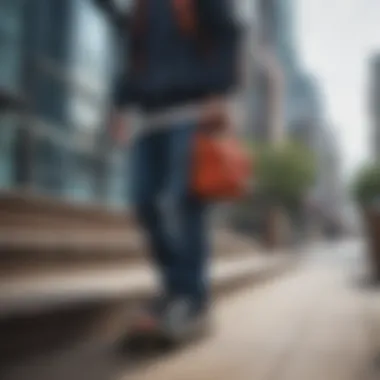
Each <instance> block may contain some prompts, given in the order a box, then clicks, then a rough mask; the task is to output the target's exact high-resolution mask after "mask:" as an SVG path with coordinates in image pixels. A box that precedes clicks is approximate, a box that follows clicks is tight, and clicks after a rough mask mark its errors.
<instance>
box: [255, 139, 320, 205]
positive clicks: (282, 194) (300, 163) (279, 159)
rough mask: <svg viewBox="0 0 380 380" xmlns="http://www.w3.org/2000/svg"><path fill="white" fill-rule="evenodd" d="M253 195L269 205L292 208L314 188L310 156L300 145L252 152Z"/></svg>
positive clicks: (291, 144) (294, 144) (261, 147)
mask: <svg viewBox="0 0 380 380" xmlns="http://www.w3.org/2000/svg"><path fill="white" fill-rule="evenodd" d="M255 151H256V158H255V160H256V162H255V167H256V175H255V176H256V182H257V188H256V191H257V193H258V194H260V196H262V197H263V198H264V199H265V200H266V201H267V202H268V203H269V204H273V205H278V206H281V207H285V208H289V207H290V208H292V207H295V206H297V205H299V203H300V202H302V201H303V199H304V196H305V195H306V194H307V192H308V190H310V188H311V187H312V186H313V185H314V182H315V176H316V165H315V159H314V155H313V153H312V152H311V151H310V150H309V149H307V148H306V147H305V146H303V145H302V144H300V143H296V142H286V143H284V144H282V145H280V146H260V147H258V148H256V150H255Z"/></svg>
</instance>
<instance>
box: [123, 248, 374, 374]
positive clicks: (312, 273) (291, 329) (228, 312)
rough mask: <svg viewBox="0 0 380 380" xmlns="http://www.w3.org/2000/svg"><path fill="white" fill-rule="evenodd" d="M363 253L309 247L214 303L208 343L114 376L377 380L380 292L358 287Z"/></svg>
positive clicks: (353, 249)
mask: <svg viewBox="0 0 380 380" xmlns="http://www.w3.org/2000/svg"><path fill="white" fill-rule="evenodd" d="M363 252H364V247H363V245H362V244H361V243H359V242H356V241H346V242H341V243H333V244H327V243H323V244H322V243H320V244H315V245H313V246H312V247H310V248H309V249H306V250H305V251H304V252H303V255H304V259H305V260H304V261H303V263H302V264H301V266H300V267H299V268H298V269H297V270H296V271H295V272H293V273H291V274H289V275H288V276H286V277H283V278H279V279H277V280H275V281H273V282H271V283H269V284H266V285H263V286H262V287H257V288H252V289H247V290H245V291H243V292H241V293H240V294H239V295H238V296H234V297H232V298H230V299H226V300H224V301H223V302H222V303H220V304H219V305H218V306H217V307H216V308H215V310H214V313H215V318H216V324H217V326H216V331H215V333H214V334H213V336H212V337H211V338H209V339H208V340H205V341H203V342H202V343H199V344H197V345H196V346H194V347H191V348H188V349H186V350H184V351H182V352H179V353H177V354H175V355H173V356H171V357H168V358H166V359H162V360H160V361H158V362H156V363H154V364H151V365H149V366H146V367H145V368H144V369H143V370H139V371H137V372H136V373H134V374H131V373H126V374H124V375H123V376H121V377H120V379H122V380H129V379H133V380H143V379H157V380H160V379H165V380H166V379H173V380H174V379H183V380H185V379H189V380H190V379H197V380H203V379H204V380H206V379H207V380H208V379H214V378H215V379H216V378H220V379H236V380H250V379H255V380H277V379H278V380H280V379H281V380H298V379H299V380H305V379H308V380H319V379H320V380H322V379H323V380H325V379H334V380H354V379H358V380H359V379H360V380H375V379H379V378H380V363H379V360H378V359H379V358H378V355H379V354H380V293H378V292H377V291H376V290H375V289H369V288H365V287H364V286H363V282H362V281H361V280H362V278H363V274H364V273H365V270H364V265H363V264H364V262H363V258H364V256H363Z"/></svg>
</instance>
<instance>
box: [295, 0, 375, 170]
mask: <svg viewBox="0 0 380 380" xmlns="http://www.w3.org/2000/svg"><path fill="white" fill-rule="evenodd" d="M293 1H295V12H296V18H295V19H296V39H297V42H298V46H299V54H300V59H301V61H302V62H303V64H304V65H305V66H306V68H307V70H308V71H309V72H310V73H311V74H312V75H314V76H316V77H317V78H318V79H319V80H320V82H319V83H320V85H321V90H322V93H323V94H324V98H325V99H324V101H325V106H326V113H327V117H328V118H327V120H328V121H329V122H331V126H332V128H333V130H334V132H335V134H336V136H337V139H338V142H339V144H340V147H341V152H342V159H343V170H344V174H345V176H347V175H348V176H349V175H350V174H352V173H353V172H354V170H355V169H356V168H357V167H358V166H359V165H360V164H361V163H362V162H363V161H364V160H365V159H366V158H367V157H368V155H369V144H368V140H369V128H370V120H369V116H368V83H367V80H368V74H369V59H370V57H371V55H372V54H373V53H375V52H376V51H378V52H379V53H380V0H293Z"/></svg>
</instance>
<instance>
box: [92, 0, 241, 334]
mask: <svg viewBox="0 0 380 380" xmlns="http://www.w3.org/2000/svg"><path fill="white" fill-rule="evenodd" d="M96 1H97V3H98V5H100V6H101V7H102V8H103V10H104V11H105V12H106V13H107V15H108V16H109V17H110V18H111V20H112V21H113V25H114V26H115V28H116V31H117V36H118V38H119V43H120V47H121V49H123V50H124V52H125V53H126V54H125V56H124V58H121V59H120V62H119V63H121V65H120V66H121V67H122V72H121V75H119V76H118V78H117V80H116V83H117V85H116V87H115V97H114V109H113V113H112V117H111V119H112V120H111V123H110V127H111V131H112V133H113V135H114V136H115V137H116V138H117V139H119V140H120V139H123V138H125V137H126V136H125V128H126V127H127V130H128V134H129V133H130V130H131V125H130V124H131V120H132V116H131V115H134V120H135V122H136V123H137V124H138V127H137V131H136V133H135V134H134V135H133V136H131V135H129V137H128V138H129V139H130V140H131V141H130V146H129V149H130V151H131V156H130V157H131V181H130V182H131V184H132V189H131V198H132V204H133V205H134V210H135V213H136V216H137V219H138V222H139V223H140V225H141V227H142V228H143V230H144V231H145V232H146V236H147V239H148V241H149V243H150V248H151V252H152V258H153V261H154V263H155V266H156V268H157V270H158V273H159V275H160V277H161V280H162V289H163V292H162V295H160V296H159V297H157V298H155V299H154V300H152V302H151V303H149V305H148V307H147V308H146V310H145V312H144V313H143V315H141V317H140V318H139V319H138V321H137V322H138V323H137V325H136V329H138V328H143V327H144V328H146V329H148V328H150V329H152V331H153V330H155V329H158V328H161V327H162V326H165V329H166V330H165V331H167V332H170V333H174V332H175V331H186V330H189V329H190V328H191V326H194V325H195V323H196V322H199V321H200V320H204V317H205V316H207V315H208V311H209V304H210V294H209V291H210V278H209V273H208V269H209V268H208V262H209V258H210V240H209V239H210V227H209V225H208V214H209V210H210V206H211V205H210V204H208V202H206V201H204V200H202V199H200V198H199V197H197V196H196V195H195V194H193V193H192V192H191V190H190V188H191V187H190V181H191V163H192V162H191V156H192V147H193V143H194V137H195V134H196V132H197V131H198V129H199V125H203V126H204V128H210V129H211V128H212V127H218V125H219V124H222V123H223V120H226V118H228V112H227V111H226V110H228V107H226V105H228V104H230V99H232V97H233V95H234V94H235V93H236V88H237V86H238V82H239V79H237V78H238V75H237V73H236V69H237V66H238V65H239V64H238V55H239V51H240V50H239V49H240V48H241V41H242V28H241V23H240V22H239V19H238V18H237V17H234V14H236V10H235V9H234V8H235V7H236V5H235V4H236V3H239V2H235V1H234V0H179V1H176V0H135V1H133V2H132V7H131V9H130V10H129V12H126V13H124V14H123V13H122V12H121V11H119V10H118V9H117V8H116V6H114V5H113V3H112V2H111V1H107V0H96ZM176 7H177V8H176ZM181 7H182V8H181ZM186 7H187V8H186ZM191 10H193V11H194V13H193V14H192V13H191ZM176 12H178V13H176ZM181 12H182V13H181ZM183 12H184V13H183ZM173 15H174V17H173ZM181 17H182V18H181ZM195 24H196V26H194V25H195ZM194 35H195V37H194ZM128 39H129V41H128V44H127V42H126V41H127V40H128ZM121 57H122V55H121ZM127 62H128V63H129V64H128V68H127ZM136 110H137V112H136ZM119 142H120V141H119ZM138 326H140V327H138Z"/></svg>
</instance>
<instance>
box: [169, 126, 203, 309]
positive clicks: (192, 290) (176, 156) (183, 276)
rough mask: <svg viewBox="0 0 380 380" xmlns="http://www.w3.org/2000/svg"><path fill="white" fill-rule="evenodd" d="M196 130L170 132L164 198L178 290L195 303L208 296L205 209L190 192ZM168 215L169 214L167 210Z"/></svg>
mask: <svg viewBox="0 0 380 380" xmlns="http://www.w3.org/2000/svg"><path fill="white" fill-rule="evenodd" d="M195 132H196V127H195V125H194V124H189V125H182V126H181V125H180V126H176V127H174V128H171V129H170V148H169V157H170V158H169V162H170V164H169V165H170V176H169V177H168V181H167V183H166V187H165V189H166V194H167V197H168V198H169V200H170V202H169V204H170V205H171V207H170V210H169V213H168V214H169V215H167V216H168V217H169V218H171V225H172V226H173V227H175V233H174V232H172V236H173V239H175V244H176V251H175V253H176V258H177V260H176V261H175V265H174V266H173V267H171V268H172V270H173V271H175V272H176V273H177V274H178V276H177V285H176V286H177V289H178V290H179V292H180V293H181V294H183V295H184V296H186V297H189V298H191V299H192V300H193V301H195V302H197V303H201V302H202V303H203V302H204V301H206V298H207V293H208V287H209V285H208V274H207V266H208V258H209V254H208V251H209V247H208V233H209V231H208V226H207V208H208V207H207V205H205V204H204V202H202V201H201V200H200V199H197V198H196V197H195V196H194V195H193V194H192V193H191V191H190V181H191V164H192V162H191V160H192V147H193V142H194V136H195ZM167 211H168V210H167Z"/></svg>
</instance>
